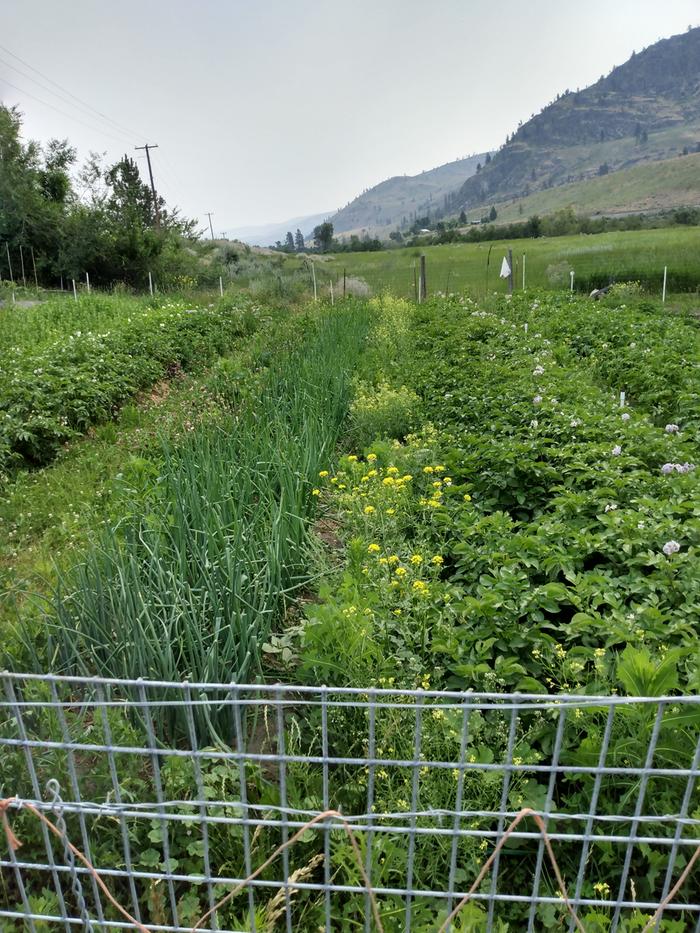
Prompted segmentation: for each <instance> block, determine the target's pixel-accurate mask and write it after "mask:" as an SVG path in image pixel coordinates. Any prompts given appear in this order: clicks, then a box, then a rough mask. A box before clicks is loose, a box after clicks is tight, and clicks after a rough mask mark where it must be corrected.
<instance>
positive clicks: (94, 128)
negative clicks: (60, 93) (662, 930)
mask: <svg viewBox="0 0 700 933" xmlns="http://www.w3.org/2000/svg"><path fill="white" fill-rule="evenodd" d="M2 80H3V82H4V83H5V84H6V85H7V86H8V87H11V88H14V89H15V91H19V92H20V94H26V95H27V97H31V99H32V100H35V101H37V103H39V104H43V106H44V107H48V108H49V109H50V110H55V111H56V113H60V114H61V116H63V117H68V119H69V120H74V121H75V122H76V123H81V124H82V125H83V126H86V127H87V128H88V129H89V130H92V131H93V132H96V133H101V134H102V135H103V136H109V137H110V139H114V140H116V141H117V142H118V143H119V144H120V145H123V144H124V139H123V138H120V137H118V136H115V135H114V134H113V133H109V132H108V131H107V130H105V129H102V128H101V127H97V126H95V125H94V124H91V123H86V122H85V121H84V120H80V119H79V118H78V117H76V116H74V115H73V114H72V113H66V111H65V110H61V109H60V108H59V107H56V106H54V104H50V103H48V101H45V100H42V99H41V97H37V96H36V94H32V93H31V92H30V91H27V90H25V89H24V88H21V87H19V86H18V85H16V84H12V82H11V81H8V80H7V79H6V78H3V79H2Z"/></svg>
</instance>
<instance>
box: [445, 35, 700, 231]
mask: <svg viewBox="0 0 700 933" xmlns="http://www.w3.org/2000/svg"><path fill="white" fill-rule="evenodd" d="M698 144H700V28H697V29H691V30H689V31H688V32H687V33H684V34H682V35H679V36H673V37H672V38H670V39H663V40H662V41H660V42H657V43H656V44H654V45H652V46H650V47H649V48H647V49H645V50H644V51H642V52H640V53H638V54H635V55H633V56H632V58H630V59H629V61H627V62H626V63H625V64H624V65H620V66H619V67H617V68H614V69H613V70H612V71H611V72H610V74H609V75H607V76H605V77H601V78H600V80H599V81H597V82H596V83H595V84H593V85H591V87H588V88H586V89H585V90H579V91H569V92H566V93H565V94H564V95H562V96H561V97H559V98H558V99H557V100H555V101H554V102H553V103H552V104H550V105H549V106H548V107H545V109H544V110H543V111H542V112H541V113H539V114H537V116H535V117H533V118H532V119H531V120H529V121H528V122H527V123H525V124H523V125H521V126H519V127H518V128H517V130H516V132H515V133H514V134H513V136H512V137H510V138H509V139H508V140H507V142H506V144H505V145H504V146H503V147H502V148H501V149H500V150H499V151H498V152H497V153H496V154H495V155H494V156H493V158H492V159H491V161H490V162H489V164H488V165H486V166H484V167H483V168H482V170H481V171H479V172H478V173H477V174H475V175H474V176H472V177H471V178H468V179H466V180H465V181H464V183H463V184H462V186H461V188H460V189H459V192H458V196H457V199H456V208H457V210H460V209H462V208H464V209H466V210H469V209H470V208H474V207H475V206H480V205H483V204H487V203H489V202H498V201H502V200H504V199H508V198H515V197H527V196H528V195H530V194H531V193H533V192H535V191H541V190H546V189H548V188H551V187H554V186H556V185H562V184H569V183H571V182H575V181H580V180H582V179H585V178H590V177H594V176H596V175H604V174H607V173H608V172H609V171H612V170H616V169H622V168H626V167H628V166H630V165H634V164H635V163H638V162H644V161H653V160H656V159H662V158H668V157H670V156H672V155H679V154H682V153H683V152H684V151H692V150H693V149H694V148H695V147H696V146H697V145H698ZM452 212H453V211H450V213H452Z"/></svg>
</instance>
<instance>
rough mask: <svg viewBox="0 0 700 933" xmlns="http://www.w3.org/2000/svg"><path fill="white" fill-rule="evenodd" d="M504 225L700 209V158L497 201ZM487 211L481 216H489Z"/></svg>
mask: <svg viewBox="0 0 700 933" xmlns="http://www.w3.org/2000/svg"><path fill="white" fill-rule="evenodd" d="M495 206H496V207H497V209H498V220H499V222H503V223H508V222H510V221H517V220H520V219H522V218H526V217H531V216H532V215H533V214H551V213H553V212H554V211H558V210H562V209H564V208H568V207H571V208H573V210H574V212H575V213H576V214H589V215H595V214H605V215H608V216H611V215H614V214H629V213H656V212H658V211H664V210H670V209H672V208H677V207H700V153H693V154H691V155H687V156H681V157H680V158H679V157H678V156H675V157H674V158H671V159H662V160H659V161H657V162H642V163H640V164H638V165H633V166H631V167H630V168H627V169H621V170H620V171H617V172H610V173H609V174H607V175H603V176H598V177H595V178H588V179H586V180H584V181H577V182H573V183H571V184H567V185H559V186H557V187H555V188H548V189H547V190H544V191H537V192H535V193H534V194H531V195H528V196H527V197H524V198H514V199H510V200H506V201H496V202H495ZM486 207H487V205H486V204H484V205H483V206H482V208H481V210H480V211H479V210H477V211H476V212H475V216H476V215H477V214H479V213H483V212H484V211H485V210H486Z"/></svg>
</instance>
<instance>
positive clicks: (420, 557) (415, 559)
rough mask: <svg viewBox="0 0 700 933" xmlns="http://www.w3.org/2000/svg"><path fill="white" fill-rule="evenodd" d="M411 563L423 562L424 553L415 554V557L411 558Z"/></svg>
mask: <svg viewBox="0 0 700 933" xmlns="http://www.w3.org/2000/svg"><path fill="white" fill-rule="evenodd" d="M411 563H412V564H416V565H417V564H422V563H423V555H422V554H414V555H413V557H412V558H411Z"/></svg>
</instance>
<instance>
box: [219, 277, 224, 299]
mask: <svg viewBox="0 0 700 933" xmlns="http://www.w3.org/2000/svg"><path fill="white" fill-rule="evenodd" d="M219 294H220V295H221V297H222V298H223V297H224V280H223V279H222V278H221V276H219Z"/></svg>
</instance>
